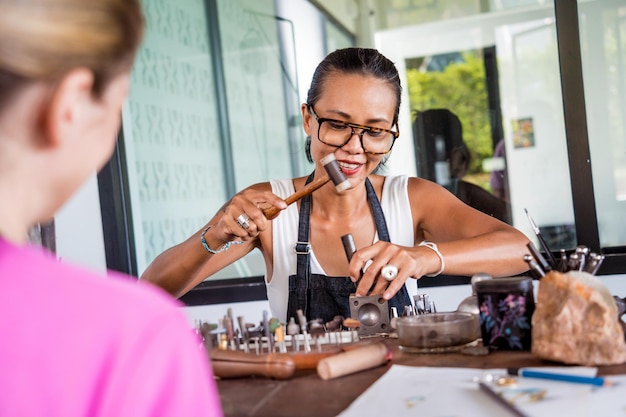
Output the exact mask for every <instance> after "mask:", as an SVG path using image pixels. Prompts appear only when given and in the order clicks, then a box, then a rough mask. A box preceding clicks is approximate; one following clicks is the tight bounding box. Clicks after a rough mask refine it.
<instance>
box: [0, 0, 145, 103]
mask: <svg viewBox="0 0 626 417" xmlns="http://www.w3.org/2000/svg"><path fill="white" fill-rule="evenodd" d="M143 25H144V22H143V15H142V12H141V5H140V3H139V0H98V1H93V0H2V1H0V109H1V108H2V107H3V106H4V105H6V103H7V102H8V101H9V100H8V99H9V97H10V96H12V95H13V94H14V93H15V92H16V91H17V90H18V89H19V88H20V87H21V86H24V85H25V84H27V83H30V82H34V81H46V82H52V83H54V82H56V81H58V80H60V79H61V78H62V77H63V76H64V75H65V74H66V73H67V72H69V71H70V70H72V69H74V68H78V67H83V68H88V69H90V70H92V71H93V73H94V76H95V83H94V94H96V95H99V94H101V93H102V91H103V89H104V87H105V86H106V85H107V83H108V82H109V81H110V80H111V79H112V78H113V77H114V76H116V75H118V74H120V73H121V72H123V71H127V70H129V69H130V67H131V65H132V62H133V59H134V56H135V53H136V51H137V48H138V47H139V44H140V42H141V37H142V34H143Z"/></svg>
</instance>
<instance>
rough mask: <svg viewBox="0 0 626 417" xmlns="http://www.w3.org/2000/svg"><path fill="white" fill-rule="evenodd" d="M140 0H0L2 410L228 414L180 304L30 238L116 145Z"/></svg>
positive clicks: (140, 23) (139, 29) (136, 38)
mask: <svg viewBox="0 0 626 417" xmlns="http://www.w3.org/2000/svg"><path fill="white" fill-rule="evenodd" d="M142 30H143V18H142V14H141V9H140V5H139V1H138V0H91V1H85V0H29V1H26V0H0V335H2V341H1V342H0V370H1V371H0V415H2V416H66V417H67V416H116V417H121V416H129V417H138V416H221V415H222V411H221V408H220V404H219V399H218V396H217V393H216V389H215V384H214V382H213V377H212V374H211V369H210V366H209V363H208V360H207V357H206V353H205V352H203V350H202V349H201V348H200V347H199V340H198V339H197V338H196V337H195V335H193V333H192V330H191V329H190V327H189V325H188V323H187V320H186V318H185V316H184V314H183V313H182V312H181V310H180V308H179V306H178V304H176V303H175V302H174V301H172V300H171V298H170V297H169V296H167V295H166V294H164V293H162V292H161V291H160V290H157V289H155V288H154V287H152V286H149V285H146V284H143V283H137V282H136V281H134V280H132V279H129V278H127V277H123V276H117V275H115V274H113V273H111V274H109V276H108V277H104V276H98V275H96V274H94V273H91V272H87V271H85V270H82V269H80V268H77V267H73V266H70V265H67V264H65V263H64V262H58V261H57V260H56V259H54V257H53V256H51V255H50V254H48V253H44V252H43V251H42V250H40V249H37V248H34V247H29V246H28V245H27V244H26V241H27V236H28V230H29V228H30V227H32V226H33V225H35V224H37V223H39V222H45V221H47V220H49V219H51V218H52V216H53V215H54V213H55V212H56V211H57V210H58V209H59V207H60V206H61V205H62V204H63V203H64V202H65V201H66V200H67V199H68V198H69V197H70V196H71V195H72V193H74V192H75V191H76V189H77V188H78V187H79V186H80V185H81V184H82V183H83V182H84V181H85V180H86V179H87V178H88V177H89V176H90V175H91V174H92V173H93V172H94V171H95V170H96V169H99V168H101V167H102V165H103V164H104V163H105V162H106V161H107V159H108V158H109V157H110V156H111V152H112V150H113V146H114V143H115V137H116V134H117V131H118V129H119V125H120V108H121V105H122V102H123V100H124V98H125V97H126V95H127V92H128V84H129V72H130V68H131V64H132V61H133V59H134V55H135V53H136V50H137V47H138V45H139V43H140V40H141V34H142Z"/></svg>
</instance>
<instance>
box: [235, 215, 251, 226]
mask: <svg viewBox="0 0 626 417" xmlns="http://www.w3.org/2000/svg"><path fill="white" fill-rule="evenodd" d="M235 220H237V223H239V226H241V227H243V228H244V229H246V230H248V228H249V227H250V217H248V215H247V214H246V213H241V214H240V215H239V217H237V219H235Z"/></svg>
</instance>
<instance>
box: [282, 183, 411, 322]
mask: <svg viewBox="0 0 626 417" xmlns="http://www.w3.org/2000/svg"><path fill="white" fill-rule="evenodd" d="M312 180H313V174H311V175H310V176H309V177H308V179H307V181H306V182H307V184H308V183H309V182H311V181H312ZM365 188H366V190H367V201H368V202H369V205H370V208H371V210H372V213H373V215H374V223H375V224H376V230H377V231H378V238H379V239H380V240H382V241H385V242H390V239H389V232H388V231H387V222H386V221H385V215H384V214H383V210H382V208H381V206H380V202H379V201H378V197H377V196H376V192H375V191H374V187H373V186H372V184H371V183H370V180H369V179H366V180H365ZM311 204H312V199H311V195H310V194H309V195H307V196H305V197H303V198H302V200H301V201H300V220H299V224H298V242H297V243H296V247H295V251H296V254H297V262H298V263H297V269H296V275H291V276H289V300H288V304H287V320H289V318H290V317H294V318H296V319H297V317H298V316H297V314H296V311H297V310H298V309H301V310H302V311H303V312H304V315H305V316H306V318H307V319H308V320H314V319H322V320H323V321H324V323H326V322H328V321H331V320H332V319H333V318H334V317H335V316H338V315H339V316H343V317H350V305H349V297H350V294H353V293H354V292H355V291H356V284H355V283H354V282H352V281H351V280H350V278H348V277H329V276H326V275H321V274H311V258H310V250H311V245H310V244H309V218H310V216H311ZM388 305H389V308H391V307H396V308H397V309H398V311H404V306H407V305H411V301H410V299H409V293H408V292H407V290H406V287H404V286H403V287H402V289H401V290H400V291H398V292H397V293H396V295H395V296H394V297H393V298H392V299H391V300H389V302H388Z"/></svg>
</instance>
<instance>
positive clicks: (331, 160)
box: [263, 153, 350, 220]
mask: <svg viewBox="0 0 626 417" xmlns="http://www.w3.org/2000/svg"><path fill="white" fill-rule="evenodd" d="M320 162H321V163H322V166H323V167H324V169H325V170H326V173H327V175H324V176H323V177H321V178H318V179H316V180H315V181H312V182H310V183H308V184H307V185H306V186H305V187H304V188H302V189H301V190H299V191H296V192H295V193H293V194H292V195H290V196H289V197H287V198H286V199H285V202H286V203H287V205H290V204H292V203H295V202H296V201H298V200H300V199H301V198H302V197H304V196H307V195H309V194H311V193H312V192H313V191H315V190H317V189H318V188H320V187H321V186H322V185H324V184H326V183H327V182H328V181H330V180H333V184H335V188H336V189H337V191H339V192H341V191H344V190H347V189H348V188H350V181H348V179H347V178H346V176H345V175H344V173H343V172H342V171H341V168H339V163H338V162H337V160H336V159H335V155H334V154H332V153H331V154H328V155H326V156H325V157H324V158H322V159H321V160H320ZM278 213H280V209H278V208H276V207H274V206H271V207H268V208H266V209H263V214H265V217H266V218H267V219H269V220H272V219H274V218H275V217H276V216H278Z"/></svg>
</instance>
